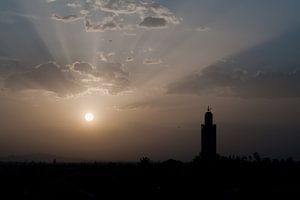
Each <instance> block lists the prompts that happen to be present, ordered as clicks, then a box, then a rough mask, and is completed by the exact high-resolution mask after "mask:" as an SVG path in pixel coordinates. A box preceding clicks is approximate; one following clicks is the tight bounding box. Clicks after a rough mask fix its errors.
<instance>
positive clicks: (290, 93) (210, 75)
mask: <svg viewBox="0 0 300 200" xmlns="http://www.w3.org/2000/svg"><path fill="white" fill-rule="evenodd" d="M168 93H169V94H174V93H177V94H197V95H205V94H208V93H217V94H220V95H225V96H237V97H242V98H293V97H300V71H299V70H294V71H291V72H282V71H257V72H256V73H251V72H250V71H247V70H243V69H240V68H232V69H231V68H226V67H224V66H219V65H214V66H210V67H207V68H205V69H204V70H202V72H201V74H194V75H190V76H188V77H185V78H184V79H182V80H180V81H177V82H175V83H172V84H171V85H169V86H168Z"/></svg>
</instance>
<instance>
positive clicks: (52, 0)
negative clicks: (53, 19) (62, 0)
mask: <svg viewBox="0 0 300 200" xmlns="http://www.w3.org/2000/svg"><path fill="white" fill-rule="evenodd" d="M55 1H56V0H46V2H47V3H51V2H55Z"/></svg>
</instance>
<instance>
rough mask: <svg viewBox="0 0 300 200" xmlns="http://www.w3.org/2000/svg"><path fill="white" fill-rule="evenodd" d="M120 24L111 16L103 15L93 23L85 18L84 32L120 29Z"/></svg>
mask: <svg viewBox="0 0 300 200" xmlns="http://www.w3.org/2000/svg"><path fill="white" fill-rule="evenodd" d="M121 29H122V26H120V25H119V24H117V23H116V22H115V21H114V19H113V18H112V17H105V18H104V19H103V21H101V22H98V23H93V22H92V21H91V20H90V19H89V18H85V30H86V32H105V31H115V30H121Z"/></svg>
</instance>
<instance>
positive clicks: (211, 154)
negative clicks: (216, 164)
mask: <svg viewBox="0 0 300 200" xmlns="http://www.w3.org/2000/svg"><path fill="white" fill-rule="evenodd" d="M216 139H217V138H216V125H215V124H213V114H212V112H211V108H210V107H208V109H207V112H206V113H205V116H204V124H202V125H201V156H202V158H203V159H204V160H214V159H215V158H216V148H217V146H216V143H217V142H216Z"/></svg>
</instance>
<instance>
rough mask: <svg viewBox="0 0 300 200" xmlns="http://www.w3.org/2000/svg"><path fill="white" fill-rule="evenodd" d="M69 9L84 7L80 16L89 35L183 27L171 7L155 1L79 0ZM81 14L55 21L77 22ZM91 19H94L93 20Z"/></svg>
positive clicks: (56, 18)
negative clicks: (92, 33) (169, 26)
mask: <svg viewBox="0 0 300 200" xmlns="http://www.w3.org/2000/svg"><path fill="white" fill-rule="evenodd" d="M67 6H69V7H76V8H78V7H84V10H81V11H79V13H78V15H84V16H85V18H84V21H85V30H86V31H87V32H105V31H120V30H134V29H136V28H148V29H151V28H165V27H167V25H168V24H173V25H177V24H180V20H179V19H178V18H177V17H176V16H175V14H174V13H172V12H171V11H170V10H169V9H168V8H166V7H164V6H162V5H160V4H158V3H153V2H144V1H140V0H135V1H131V0H79V1H77V2H76V3H68V4H67ZM78 15H70V16H66V17H60V16H56V15H54V17H52V19H54V20H59V21H63V22H71V21H76V20H79V19H81V18H79V17H78ZM91 19H92V20H91Z"/></svg>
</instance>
